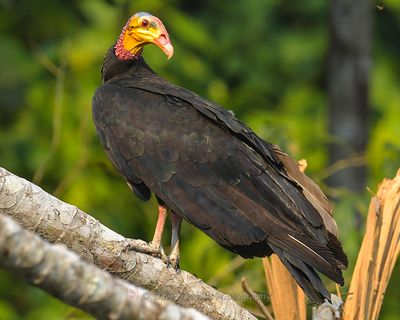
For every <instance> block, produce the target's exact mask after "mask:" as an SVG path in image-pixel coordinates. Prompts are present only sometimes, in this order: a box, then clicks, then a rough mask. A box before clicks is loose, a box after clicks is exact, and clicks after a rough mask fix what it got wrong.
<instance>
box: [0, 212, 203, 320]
mask: <svg viewBox="0 0 400 320" xmlns="http://www.w3.org/2000/svg"><path fill="white" fill-rule="evenodd" d="M0 266H2V267H4V268H6V269H8V270H9V271H11V272H13V273H15V274H17V275H18V276H21V277H23V278H24V279H25V280H26V281H28V282H29V283H31V284H33V285H35V286H37V287H40V288H42V289H44V290H45V291H47V292H48V293H50V294H52V295H54V296H55V297H57V298H59V299H60V300H62V301H64V302H66V303H68V304H71V305H73V306H75V307H78V308H80V309H82V310H84V311H86V312H88V313H90V314H92V315H93V316H95V317H96V318H97V319H119V320H125V319H126V320H128V319H129V320H131V319H170V320H179V319H182V320H183V319H184V320H190V319H192V320H206V319H209V318H208V317H206V316H203V315H202V314H200V313H199V312H198V311H196V310H194V309H184V308H182V307H178V306H177V305H175V304H173V303H170V302H167V301H166V300H162V299H160V298H157V297H156V296H154V295H152V294H151V293H150V292H149V291H147V290H144V289H142V288H139V287H136V286H134V285H131V284H128V283H127V282H125V281H123V280H121V279H117V278H114V277H113V276H111V275H110V274H109V273H108V272H106V271H103V270H101V269H99V268H98V267H96V266H95V265H93V264H91V263H87V262H84V261H82V260H81V259H80V258H79V257H78V256H77V255H76V254H75V253H73V252H71V251H69V250H68V249H67V248H66V247H65V246H64V245H61V244H53V245H52V244H49V243H47V242H46V241H44V240H43V239H41V238H40V237H39V236H37V235H35V234H33V233H32V232H30V231H27V230H25V229H24V228H22V227H21V226H20V225H18V224H17V223H16V222H14V221H13V220H12V219H11V218H10V217H8V216H5V215H2V214H0Z"/></svg>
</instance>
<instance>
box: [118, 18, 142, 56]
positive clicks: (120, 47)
mask: <svg viewBox="0 0 400 320" xmlns="http://www.w3.org/2000/svg"><path fill="white" fill-rule="evenodd" d="M129 22H130V20H128V22H127V23H126V25H125V26H124V27H123V28H122V31H121V34H120V35H119V38H118V40H117V43H116V44H115V46H114V48H115V56H116V57H117V58H118V59H119V60H137V59H139V58H140V56H141V55H142V50H140V51H139V52H138V53H137V54H133V53H132V52H130V51H128V50H126V49H125V48H124V36H125V31H126V28H127V27H128V25H129Z"/></svg>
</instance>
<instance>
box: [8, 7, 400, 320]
mask: <svg viewBox="0 0 400 320" xmlns="http://www.w3.org/2000/svg"><path fill="white" fill-rule="evenodd" d="M351 3H352V1H343V0H341V1H331V2H329V1H322V0H309V1H288V0H286V1H284V0H276V1H256V0H247V1H228V0H220V1H210V0H206V1H183V0H174V1H158V0H146V1H144V0H139V1H122V0H121V1H118V0H115V1H105V0H98V1H96V0H88V1H77V0H75V1H62V0H52V1H43V0H31V1H27V0H20V1H18V0H17V1H7V0H0V166H2V167H5V168H6V169H7V170H9V171H11V172H13V173H15V174H17V175H19V176H22V177H24V178H26V179H28V180H31V181H33V182H35V183H36V184H38V185H40V186H41V187H42V188H43V189H45V190H46V191H48V192H50V193H52V194H54V195H55V196H57V197H59V198H61V199H62V200H64V201H66V202H69V203H72V204H74V205H77V206H78V207H80V208H81V209H83V210H85V211H86V212H88V213H90V214H91V215H93V216H95V217H96V218H97V219H98V220H100V221H101V222H102V223H103V224H105V225H107V226H108V227H110V228H111V229H113V230H115V231H117V232H119V233H121V234H123V235H124V236H127V237H131V238H140V239H145V240H147V241H148V240H150V239H151V237H152V233H153V228H154V225H155V220H156V214H155V213H156V204H155V201H154V199H152V200H151V201H150V202H149V203H142V202H140V201H139V200H137V199H135V198H134V197H133V195H132V194H131V193H130V191H129V189H128V188H127V186H126V184H125V183H124V182H123V180H122V179H121V178H120V177H119V176H118V175H117V173H116V171H115V170H114V168H113V167H112V166H111V164H110V163H109V161H108V160H107V158H106V156H105V153H104V152H103V150H102V148H101V146H100V143H99V142H98V139H97V137H96V134H95V130H94V126H93V124H92V120H91V98H92V95H93V92H94V90H95V88H96V87H97V86H99V85H100V68H101V64H102V60H103V57H104V55H105V53H106V51H107V50H108V48H109V47H110V46H111V45H112V44H113V43H114V41H115V40H116V39H117V37H118V35H119V32H120V30H121V28H122V26H123V25H124V24H125V22H126V20H127V19H128V18H129V17H130V15H131V14H133V13H134V12H137V11H147V12H151V13H152V14H154V15H156V16H158V17H159V18H160V19H161V20H162V21H163V22H164V24H165V25H166V27H167V29H168V31H169V34H170V37H171V41H172V43H173V45H174V47H175V55H174V57H173V58H172V59H171V60H170V61H167V60H166V58H165V56H164V55H163V53H162V52H161V51H160V50H159V49H158V48H156V47H155V46H149V47H146V48H145V51H144V57H145V59H146V61H147V62H148V64H149V65H150V66H151V67H152V68H153V69H154V70H155V71H156V72H157V73H159V74H161V75H162V76H163V77H165V78H167V79H169V80H170V81H171V82H174V83H177V84H179V85H181V86H184V87H186V88H188V89H191V90H193V91H195V92H197V93H198V94H200V95H202V96H204V97H207V98H209V99H211V100H213V101H215V102H217V103H219V104H220V105H223V106H225V107H226V108H229V109H231V110H233V111H234V112H235V114H236V115H237V116H238V117H239V118H240V119H241V120H243V121H245V122H246V123H247V124H248V125H250V126H251V127H252V128H253V130H255V131H256V132H257V133H258V134H259V135H260V136H261V137H263V138H265V139H266V140H268V141H270V142H273V143H276V144H278V145H280V146H281V148H283V149H284V150H285V151H287V152H288V153H289V154H291V156H292V157H293V158H295V159H301V158H306V159H307V161H308V165H309V166H308V168H307V172H308V174H309V175H310V176H311V177H312V178H313V179H314V180H316V181H317V182H318V183H319V184H320V185H321V186H322V187H323V189H324V191H325V192H326V193H327V195H328V196H329V197H330V198H331V199H334V200H335V211H334V215H335V218H336V219H337V221H338V225H339V229H340V231H341V239H342V242H343V243H344V248H345V250H346V252H347V253H348V255H349V258H350V268H349V270H348V271H346V274H345V277H346V280H347V281H346V286H345V287H344V288H343V290H342V292H343V294H344V296H345V294H346V292H347V289H348V287H347V286H348V285H349V281H350V279H351V273H352V268H353V266H354V263H355V259H356V256H357V252H358V248H359V246H360V244H361V240H362V237H363V232H364V222H365V221H364V220H365V219H364V218H365V216H366V212H367V207H368V202H369V199H370V196H371V193H370V192H368V191H367V188H368V189H369V190H372V191H375V190H376V189H377V185H378V183H379V182H380V181H381V180H382V179H383V178H384V177H393V176H394V175H395V173H396V171H397V169H398V167H399V166H400V58H399V57H400V2H398V1H395V0H392V1H384V2H381V3H376V4H374V3H370V2H369V1H365V0H363V1H359V2H354V4H351ZM376 5H379V6H376ZM166 235H168V232H166ZM182 241H183V242H182V245H181V248H182V262H181V267H182V268H183V269H185V270H188V271H189V272H191V273H194V274H196V275H197V276H198V277H200V278H201V279H203V280H204V281H205V282H207V283H209V284H211V285H214V286H216V287H217V288H218V289H220V290H222V291H224V292H226V293H230V294H237V293H240V292H241V291H242V290H241V285H240V278H241V277H242V276H246V277H247V278H248V280H249V282H250V284H251V286H252V287H253V288H254V289H255V290H257V291H259V292H265V290H266V289H265V282H264V275H263V270H262V265H261V261H260V260H249V261H244V260H243V259H241V258H237V257H235V256H234V255H232V254H230V253H228V252H227V251H225V250H223V249H222V248H220V247H219V246H218V245H217V244H216V243H214V242H213V241H211V240H210V239H208V238H207V237H206V236H204V235H203V234H201V233H200V232H199V231H198V230H195V229H193V228H192V227H191V226H189V225H187V224H184V226H183V230H182ZM168 242H169V238H168V237H166V238H165V244H167V243H168ZM398 270H399V264H398V265H397V266H396V267H395V271H394V276H393V278H392V280H391V283H390V285H389V288H388V290H387V294H386V297H385V302H384V304H383V308H382V313H381V319H384V320H390V319H398V314H399V313H400V312H399V306H398V301H400V275H399V272H398ZM327 286H328V288H329V289H330V290H331V291H332V292H334V291H335V286H334V284H333V283H331V282H327ZM240 302H242V301H240ZM245 303H248V304H249V305H250V303H249V302H245ZM75 318H89V316H87V315H86V314H84V313H81V312H80V311H77V310H76V309H74V308H72V307H69V306H66V305H64V304H63V303H61V302H59V301H58V300H56V299H54V298H52V297H50V296H48V295H47V294H45V293H43V292H41V291H40V290H38V289H36V288H32V287H30V286H27V285H25V284H24V283H22V282H21V281H19V280H18V279H17V278H15V276H13V275H12V274H10V273H8V272H5V271H2V270H0V319H1V320H4V319H75Z"/></svg>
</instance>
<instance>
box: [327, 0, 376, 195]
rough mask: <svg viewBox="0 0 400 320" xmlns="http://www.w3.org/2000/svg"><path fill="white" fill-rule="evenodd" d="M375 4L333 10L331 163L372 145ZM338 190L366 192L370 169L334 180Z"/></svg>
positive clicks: (338, 4) (349, 1)
mask: <svg viewBox="0 0 400 320" xmlns="http://www.w3.org/2000/svg"><path fill="white" fill-rule="evenodd" d="M373 6H374V2H373V1H369V0H360V1H353V0H335V1H331V4H330V49H329V67H328V93H329V131H330V134H331V135H332V137H333V141H332V143H331V145H330V150H329V151H330V161H331V163H335V162H337V161H338V160H341V159H348V158H350V157H352V156H354V155H356V154H358V155H359V154H361V155H363V154H364V152H365V149H366V145H367V139H368V111H369V106H368V86H369V70H370V68H371V36H372V30H371V29H372V19H373V16H372V13H373ZM328 182H329V184H331V185H332V186H333V187H346V188H348V189H350V190H352V191H354V192H360V191H363V190H364V188H365V183H366V167H365V165H360V164H358V166H348V167H346V168H344V169H342V170H340V171H338V172H337V173H336V174H334V175H333V176H331V177H330V178H329V179H328Z"/></svg>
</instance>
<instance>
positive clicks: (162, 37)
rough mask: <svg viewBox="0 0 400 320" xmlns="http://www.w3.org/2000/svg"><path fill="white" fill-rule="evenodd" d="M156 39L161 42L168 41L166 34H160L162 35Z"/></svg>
mask: <svg viewBox="0 0 400 320" xmlns="http://www.w3.org/2000/svg"><path fill="white" fill-rule="evenodd" d="M158 41H159V42H160V43H161V44H166V43H167V42H168V38H167V36H166V35H165V34H162V35H160V36H159V37H158Z"/></svg>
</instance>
